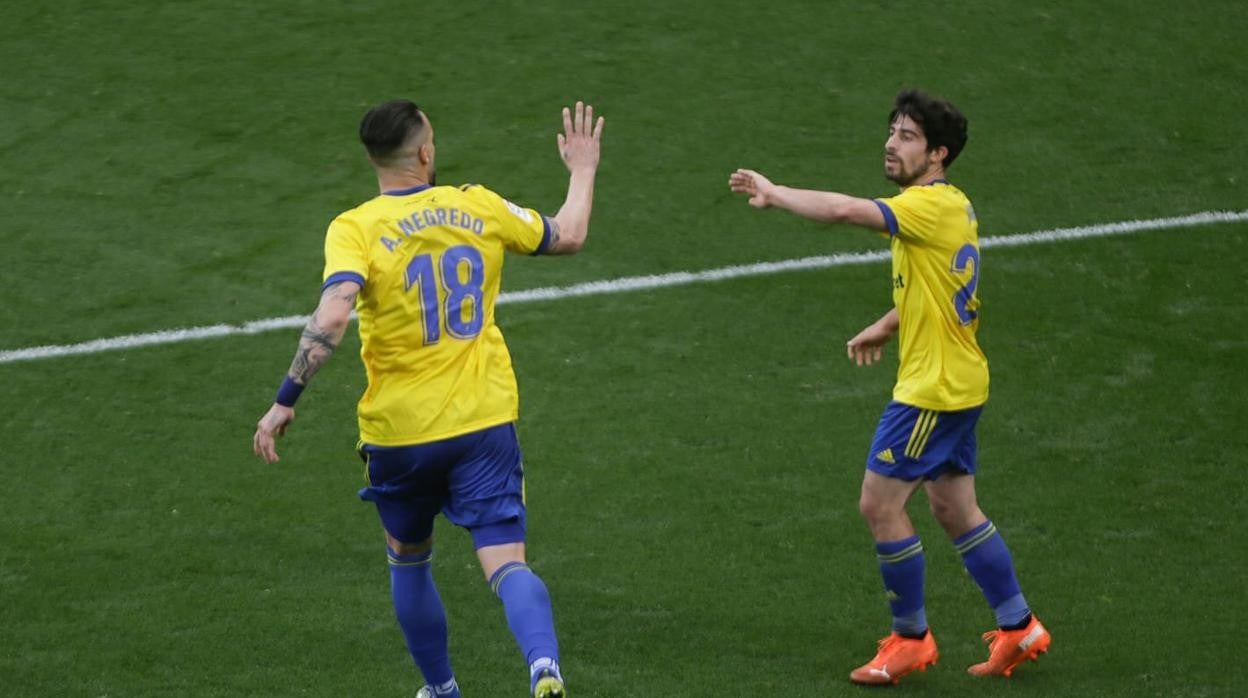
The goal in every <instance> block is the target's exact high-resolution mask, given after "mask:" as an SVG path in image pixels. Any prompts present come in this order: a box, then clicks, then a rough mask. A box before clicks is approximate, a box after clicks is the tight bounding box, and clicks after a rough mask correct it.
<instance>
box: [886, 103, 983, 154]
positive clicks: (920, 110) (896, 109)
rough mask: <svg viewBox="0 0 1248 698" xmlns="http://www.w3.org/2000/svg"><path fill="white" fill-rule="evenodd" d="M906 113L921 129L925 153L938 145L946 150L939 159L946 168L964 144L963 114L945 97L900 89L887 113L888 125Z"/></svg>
mask: <svg viewBox="0 0 1248 698" xmlns="http://www.w3.org/2000/svg"><path fill="white" fill-rule="evenodd" d="M901 116H908V117H910V118H911V119H913V120H914V123H916V124H918V125H919V128H921V129H923V135H924V137H926V138H927V152H929V153H930V152H932V151H933V150H935V149H937V148H939V147H941V146H942V145H943V146H944V147H945V148H947V149H948V150H949V154H948V155H945V159H944V161H943V163H942V164H943V165H944V167H946V168H948V167H949V166H950V165H952V164H953V161H954V160H956V159H957V158H958V154H959V153H961V152H962V148H964V147H965V146H966V117H965V116H963V115H962V112H960V111H958V108H957V107H955V106H953V104H951V103H950V102H949V101H948V100H946V99H943V98H940V97H933V96H931V95H929V94H927V93H926V92H924V91H922V90H913V89H911V90H902V91H901V92H898V93H897V99H895V100H894V101H893V111H891V112H889V115H888V123H889V125H890V126H891V125H892V124H893V123H895V122H896V121H897V118H898V117H901Z"/></svg>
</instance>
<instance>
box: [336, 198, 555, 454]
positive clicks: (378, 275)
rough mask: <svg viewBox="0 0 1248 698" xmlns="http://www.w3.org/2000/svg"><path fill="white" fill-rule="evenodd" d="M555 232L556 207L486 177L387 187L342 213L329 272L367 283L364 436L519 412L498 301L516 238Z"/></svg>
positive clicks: (454, 430) (529, 245) (406, 436)
mask: <svg viewBox="0 0 1248 698" xmlns="http://www.w3.org/2000/svg"><path fill="white" fill-rule="evenodd" d="M549 240H550V221H549V220H548V219H547V218H546V217H545V216H543V215H542V214H540V213H538V212H537V211H535V210H533V209H528V208H522V207H520V206H516V205H515V204H513V203H511V202H509V201H507V200H506V199H504V198H502V197H501V196H499V195H498V194H495V193H494V192H492V191H490V190H489V189H486V188H485V187H481V186H475V185H466V186H464V187H459V188H456V187H431V186H429V185H421V186H418V187H413V188H411V189H405V190H402V191H390V192H384V193H382V194H381V195H380V196H378V197H376V198H374V199H372V200H370V201H367V202H365V203H364V204H362V205H360V206H358V207H356V208H354V209H351V210H350V211H346V212H345V213H343V214H341V215H339V216H338V217H337V218H335V219H334V221H333V222H332V223H331V224H330V226H329V231H328V232H327V233H326V236H325V271H324V275H323V278H324V281H325V286H329V285H330V284H333V283H336V282H339V281H343V280H350V281H356V282H358V283H359V284H360V285H361V291H360V295H359V297H358V299H357V300H356V313H357V314H358V315H359V331H360V343H361V347H360V358H361V359H363V361H364V369H365V371H366V372H367V374H368V388H367V389H366V390H365V392H364V396H363V397H362V398H360V402H359V406H358V415H359V423H360V439H361V440H362V441H363V442H365V443H368V444H373V445H377V446H405V445H410V444H419V443H426V442H429V441H438V440H441V439H446V438H450V437H453V436H459V435H461V434H466V433H469V432H472V431H477V430H480V429H485V428H487V427H491V426H496V425H498V424H503V423H506V422H510V421H515V420H516V419H517V418H518V417H519V411H520V398H519V393H518V391H517V387H516V376H515V372H514V371H513V370H512V366H511V355H510V354H509V353H508V351H507V345H506V343H505V342H504V341H503V335H502V332H500V331H499V329H498V326H497V325H495V324H494V304H495V300H496V299H497V298H498V293H499V285H500V281H501V276H502V268H503V253H504V250H511V251H513V252H521V253H539V252H541V251H543V250H544V249H545V246H546V245H547V244H548V243H549Z"/></svg>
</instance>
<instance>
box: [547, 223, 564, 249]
mask: <svg viewBox="0 0 1248 698" xmlns="http://www.w3.org/2000/svg"><path fill="white" fill-rule="evenodd" d="M547 220H549V221H550V242H547V243H546V249H548V250H549V249H551V248H554V247H556V246H558V245H559V234H560V232H561V231H560V230H559V221H557V220H555V219H554V218H548V219H547Z"/></svg>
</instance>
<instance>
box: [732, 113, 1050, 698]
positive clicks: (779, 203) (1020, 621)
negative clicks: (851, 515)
mask: <svg viewBox="0 0 1248 698" xmlns="http://www.w3.org/2000/svg"><path fill="white" fill-rule="evenodd" d="M888 124H889V127H888V140H887V141H886V142H885V144H884V174H885V176H886V177H887V178H888V179H890V180H892V181H893V182H896V183H897V184H898V185H899V186H900V187H901V193H899V194H898V195H897V196H893V197H890V198H883V199H862V198H855V197H851V196H846V195H844V194H838V193H834V192H822V191H811V190H801V189H792V188H789V187H784V186H780V185H777V184H773V183H772V182H771V181H769V180H768V179H767V178H766V177H764V176H762V175H760V174H759V173H757V172H754V171H752V170H737V171H736V172H734V173H732V174H731V175H730V176H729V186H730V187H731V189H732V191H734V192H739V193H743V194H746V195H748V196H749V197H750V198H749V203H750V204H751V205H752V206H755V207H758V208H766V207H768V206H775V207H779V208H784V209H788V210H790V211H792V212H794V213H796V214H798V215H801V216H805V217H807V218H812V219H814V220H818V221H824V222H827V223H851V224H854V225H858V226H863V227H866V228H868V229H870V230H873V231H879V232H880V233H881V234H883V235H884V236H886V237H887V238H888V239H889V245H890V248H891V250H892V258H893V262H892V287H893V305H894V307H893V309H892V310H890V311H888V313H886V314H885V315H884V316H883V317H882V318H880V319H879V320H877V321H876V322H874V323H872V324H871V325H870V326H869V327H867V328H866V329H864V330H863V331H862V332H859V333H858V334H857V335H856V336H855V337H853V338H852V339H850V340H849V342H848V344H847V353H848V355H849V358H850V359H852V360H854V361H855V362H856V363H857V364H858V365H859V366H863V365H870V364H872V363H874V362H876V361H878V360H879V359H880V357H881V354H882V352H883V348H884V345H885V344H887V343H888V341H889V339H891V338H892V336H893V335H894V334H896V335H899V337H898V340H899V342H900V349H899V353H900V366H899V367H898V370H897V383H896V386H895V387H894V388H893V401H892V402H890V403H889V405H888V406H887V407H886V408H885V409H884V414H883V416H882V417H881V418H880V423H879V426H878V427H877V429H876V433H875V438H874V440H873V442H872V444H871V450H870V452H869V454H868V456H867V464H866V474H865V475H864V477H863V481H862V493H861V495H860V498H859V502H858V507H859V511H860V512H861V513H862V516H863V518H864V519H865V520H866V522H867V526H868V527H869V528H870V530H871V535H872V537H873V538H874V539H875V546H876V554H877V557H878V559H879V565H880V572H881V574H882V575H883V577H884V587H885V590H886V591H887V594H888V599H889V605H890V607H891V610H892V613H893V627H892V632H891V633H890V634H889V636H888V637H886V638H884V639H883V640H881V641H880V643H879V650H878V653H877V654H876V656H875V658H874V659H872V660H871V661H870V662H868V663H867V664H865V665H863V666H861V667H859V668H858V669H855V670H854V671H853V672H852V673H851V674H850V680H851V681H853V682H855V683H863V684H895V683H897V682H898V681H899V680H900V679H901V678H902V677H903V676H905V675H906V674H908V673H910V672H912V671H915V670H923V669H926V668H927V667H928V666H929V665H931V664H935V663H936V658H937V652H936V641H935V639H934V638H933V637H932V633H931V631H930V630H929V629H928V627H927V617H926V615H925V613H924V608H923V572H924V562H923V546H922V544H921V543H920V542H919V538H918V536H917V535H915V530H914V526H913V525H912V524H911V522H910V519H909V517H908V516H907V515H906V502H907V501H908V500H909V499H910V497H911V495H913V494H914V492H915V491H916V490H917V489H918V488H919V486H920V485H922V486H923V488H924V490H926V492H927V498H928V502H929V503H930V504H931V509H932V514H933V516H935V517H936V520H937V521H938V522H939V523H940V525H941V527H942V528H944V530H945V532H946V533H947V534H948V535H949V537H950V538H951V539H952V540H953V543H954V546H955V547H956V548H957V550H958V552H959V553H960V554H961V555H962V560H963V562H964V564H965V565H966V569H967V571H968V572H969V573H970V575H971V577H972V578H974V579H975V582H976V583H977V584H978V585H979V587H980V589H981V590H982V591H983V593H984V596H985V598H986V599H987V600H988V603H989V604H990V605H991V606H992V608H993V610H994V612H995V613H996V620H997V626H998V629H997V630H993V631H991V632H989V633H986V634H985V635H984V639H985V640H987V641H988V643H989V657H988V660H987V661H985V662H982V663H979V664H975V665H973V666H971V667H970V669H969V671H970V673H972V674H975V675H978V676H988V675H1000V676H1009V675H1010V674H1011V673H1013V671H1014V669H1015V667H1017V666H1018V665H1019V664H1021V663H1022V662H1023V661H1024V660H1027V659H1033V660H1034V659H1035V658H1036V657H1037V655H1038V654H1040V653H1043V652H1045V651H1047V650H1048V648H1049V643H1050V637H1049V633H1048V631H1047V630H1046V629H1045V628H1044V626H1043V625H1041V624H1040V621H1039V620H1037V619H1036V617H1035V616H1034V615H1032V613H1031V609H1030V608H1029V607H1028V605H1027V602H1026V600H1025V599H1024V598H1023V594H1022V591H1021V590H1020V588H1019V585H1018V580H1017V578H1016V577H1015V574H1014V563H1013V560H1012V559H1011V557H1010V552H1009V550H1008V549H1007V548H1006V546H1005V542H1004V541H1003V540H1002V539H1001V534H1000V533H999V532H998V531H997V529H996V527H995V526H993V524H992V522H991V521H989V520H988V517H986V516H985V515H984V512H983V511H981V510H980V508H979V505H978V503H977V502H976V498H975V468H976V447H975V424H976V422H977V421H978V419H979V415H980V412H981V410H982V409H983V405H984V403H985V402H986V401H987V400H988V361H987V359H986V358H985V357H984V353H983V352H982V351H980V348H979V344H978V343H977V342H976V340H975V332H976V329H977V328H978V326H979V310H980V306H979V295H978V289H979V278H980V255H979V234H978V223H977V222H976V219H975V210H974V209H973V208H972V207H971V202H970V201H969V200H968V199H967V198H966V195H965V194H963V193H962V192H961V191H960V190H959V189H958V188H957V187H955V186H954V185H952V184H950V183H949V182H948V181H947V180H946V179H945V171H946V170H947V169H948V168H949V166H950V165H952V164H953V161H954V160H955V159H956V158H957V156H958V154H959V153H960V152H961V151H962V147H963V146H964V145H965V144H966V118H965V117H963V116H962V114H961V113H960V112H959V111H958V110H957V108H955V107H954V106H953V105H952V104H950V103H949V102H947V101H945V100H943V99H939V98H935V97H932V96H929V95H927V94H925V93H923V92H921V91H918V90H906V91H902V92H901V93H900V94H898V95H897V99H896V101H895V102H894V104H893V109H892V112H891V113H890V114H889V117H888Z"/></svg>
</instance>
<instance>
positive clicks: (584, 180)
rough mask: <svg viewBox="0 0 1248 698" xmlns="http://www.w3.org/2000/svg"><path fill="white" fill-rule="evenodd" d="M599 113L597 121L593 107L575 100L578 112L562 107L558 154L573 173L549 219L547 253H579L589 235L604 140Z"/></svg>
mask: <svg viewBox="0 0 1248 698" xmlns="http://www.w3.org/2000/svg"><path fill="white" fill-rule="evenodd" d="M604 121H605V120H604V119H603V118H602V117H601V116H600V117H598V121H597V122H594V108H593V107H592V106H590V105H588V104H585V103H583V102H577V103H576V111H575V112H572V111H571V110H569V109H568V108H567V107H564V108H563V133H560V134H558V135H556V137H555V140H556V141H557V142H558V145H559V156H560V157H561V158H563V164H564V165H566V166H567V168H568V173H569V174H570V175H571V177H570V179H569V180H568V196H567V198H566V199H565V200H564V202H563V206H562V207H560V208H559V212H558V213H556V214H555V215H554V216H553V217H552V218H551V219H550V223H551V226H550V243H549V244H548V245H547V246H546V249H545V252H546V254H576V253H577V252H579V251H580V249H581V247H582V246H584V244H585V237H586V235H588V234H589V214H590V211H591V210H592V209H593V206H594V179H595V177H597V174H598V155H599V146H600V144H601V142H602V125H603V122H604Z"/></svg>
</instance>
